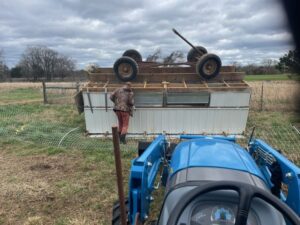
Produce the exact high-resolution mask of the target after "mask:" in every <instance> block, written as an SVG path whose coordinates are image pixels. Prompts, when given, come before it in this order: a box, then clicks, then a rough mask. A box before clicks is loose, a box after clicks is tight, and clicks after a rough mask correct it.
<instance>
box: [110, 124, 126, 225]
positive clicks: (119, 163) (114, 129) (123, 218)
mask: <svg viewBox="0 0 300 225" xmlns="http://www.w3.org/2000/svg"><path fill="white" fill-rule="evenodd" d="M112 135H113V144H114V155H115V165H116V173H117V185H118V194H119V202H120V215H121V225H127V218H126V206H125V197H124V189H123V176H122V161H121V153H120V140H119V133H118V127H116V126H114V127H112Z"/></svg>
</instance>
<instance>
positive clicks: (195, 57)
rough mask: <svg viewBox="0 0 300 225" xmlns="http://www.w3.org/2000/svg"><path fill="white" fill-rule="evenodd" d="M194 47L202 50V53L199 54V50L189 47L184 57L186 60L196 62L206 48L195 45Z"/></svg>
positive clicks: (204, 52)
mask: <svg viewBox="0 0 300 225" xmlns="http://www.w3.org/2000/svg"><path fill="white" fill-rule="evenodd" d="M196 49H198V50H199V51H200V52H202V54H199V52H197V51H196V50H195V49H194V48H191V50H190V51H189V52H188V54H187V57H186V59H187V61H188V62H197V61H198V59H199V58H200V57H201V56H202V55H204V54H206V53H207V50H206V48H204V47H202V46H196Z"/></svg>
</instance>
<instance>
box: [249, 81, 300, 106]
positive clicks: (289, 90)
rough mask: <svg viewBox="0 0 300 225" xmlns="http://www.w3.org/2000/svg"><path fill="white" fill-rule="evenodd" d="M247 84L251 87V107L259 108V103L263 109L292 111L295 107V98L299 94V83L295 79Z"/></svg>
mask: <svg viewBox="0 0 300 225" xmlns="http://www.w3.org/2000/svg"><path fill="white" fill-rule="evenodd" d="M248 84H249V85H250V87H251V88H252V94H251V102H250V107H251V108H252V109H254V110H260V109H261V104H262V107H263V110H289V111H293V110H296V109H297V99H298V96H299V95H300V92H299V91H300V90H299V83H297V82H295V81H253V82H248ZM262 86H263V87H262ZM262 89H263V93H262Z"/></svg>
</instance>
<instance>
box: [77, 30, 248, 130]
mask: <svg viewBox="0 0 300 225" xmlns="http://www.w3.org/2000/svg"><path fill="white" fill-rule="evenodd" d="M174 32H175V33H176V32H177V31H176V30H174ZM179 35H180V34H179ZM181 37H182V36H181ZM184 40H185V39H184ZM185 41H186V40H185ZM188 44H190V43H189V42H188ZM190 45H191V46H192V49H191V50H190V51H189V53H188V54H187V62H185V63H172V64H162V63H156V62H143V61H142V56H141V55H140V53H139V52H138V51H136V50H127V51H125V52H124V54H123V56H122V57H121V58H119V59H117V60H116V62H115V64H114V66H113V68H95V69H94V70H93V71H92V72H90V73H89V82H88V83H87V84H86V85H85V86H84V87H83V88H82V93H83V102H84V115H85V122H86V130H87V133H89V134H98V135H107V134H110V133H111V127H112V125H115V124H117V118H116V116H115V114H114V112H113V103H112V102H111V101H110V99H109V95H110V93H111V92H112V91H114V90H115V89H116V88H118V87H121V86H122V85H124V82H126V81H130V82H131V83H132V89H133V91H134V100H135V110H134V112H133V118H131V119H130V123H129V131H128V132H129V134H135V135H137V134H138V135H145V134H160V133H166V134H183V133H185V134H203V133H205V134H224V133H226V134H241V133H243V132H244V130H245V128H246V123H247V118H248V112H249V101H250V95H251V90H250V87H249V86H248V85H247V83H245V82H244V81H243V78H244V73H241V72H236V71H235V68H234V67H233V66H221V60H220V58H219V57H218V56H217V55H215V54H211V53H207V50H206V49H205V48H204V47H201V46H196V47H195V46H193V45H192V44H190Z"/></svg>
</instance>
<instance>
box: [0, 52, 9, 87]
mask: <svg viewBox="0 0 300 225" xmlns="http://www.w3.org/2000/svg"><path fill="white" fill-rule="evenodd" d="M8 77H9V68H8V67H7V65H6V64H5V60H4V51H3V50H0V80H2V81H5V80H7V78H8Z"/></svg>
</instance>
